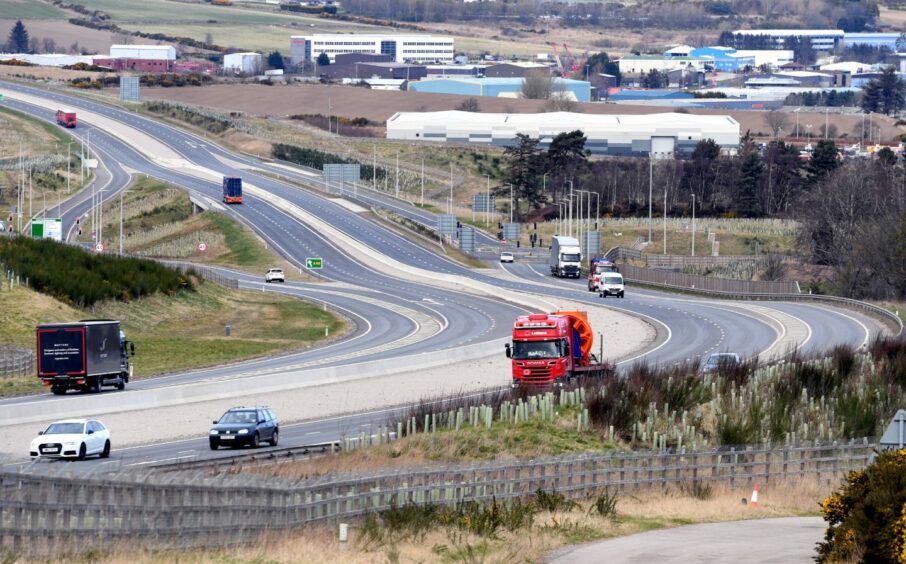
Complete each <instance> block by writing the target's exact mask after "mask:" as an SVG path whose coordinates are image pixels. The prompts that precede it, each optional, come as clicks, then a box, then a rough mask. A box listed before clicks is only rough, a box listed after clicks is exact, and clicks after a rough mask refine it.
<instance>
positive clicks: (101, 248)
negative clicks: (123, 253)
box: [94, 243, 104, 253]
mask: <svg viewBox="0 0 906 564" xmlns="http://www.w3.org/2000/svg"><path fill="white" fill-rule="evenodd" d="M94 250H95V251H97V252H99V253H103V252H104V243H98V244H97V245H95V246H94Z"/></svg>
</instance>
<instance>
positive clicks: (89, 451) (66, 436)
mask: <svg viewBox="0 0 906 564" xmlns="http://www.w3.org/2000/svg"><path fill="white" fill-rule="evenodd" d="M28 450H29V454H31V457H32V458H33V459H34V458H42V457H47V458H78V459H79V460H82V459H84V458H85V457H86V456H90V455H93V454H97V455H99V456H100V457H101V458H107V457H108V456H110V431H109V430H108V429H107V427H105V426H104V424H103V423H101V422H100V421H97V420H95V419H66V420H64V421H57V422H55V423H51V424H50V425H49V426H48V427H47V429H45V430H43V431H41V432H40V433H38V436H37V437H36V438H34V439H33V440H32V441H31V448H30V449H28Z"/></svg>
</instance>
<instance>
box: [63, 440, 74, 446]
mask: <svg viewBox="0 0 906 564" xmlns="http://www.w3.org/2000/svg"><path fill="white" fill-rule="evenodd" d="M63 444H64V445H66V446H75V444H76V441H66V442H65V443H63Z"/></svg>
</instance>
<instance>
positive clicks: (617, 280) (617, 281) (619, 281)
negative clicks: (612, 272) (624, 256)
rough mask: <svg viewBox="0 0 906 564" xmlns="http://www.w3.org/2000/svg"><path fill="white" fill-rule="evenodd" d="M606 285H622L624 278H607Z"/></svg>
mask: <svg viewBox="0 0 906 564" xmlns="http://www.w3.org/2000/svg"><path fill="white" fill-rule="evenodd" d="M604 283H605V284H622V283H623V277H622V276H605V277H604Z"/></svg>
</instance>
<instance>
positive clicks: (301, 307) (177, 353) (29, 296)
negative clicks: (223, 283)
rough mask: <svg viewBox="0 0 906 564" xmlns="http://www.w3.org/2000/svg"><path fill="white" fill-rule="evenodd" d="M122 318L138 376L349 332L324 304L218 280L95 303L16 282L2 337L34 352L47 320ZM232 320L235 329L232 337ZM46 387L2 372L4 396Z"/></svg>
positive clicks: (0, 302) (3, 297) (6, 304)
mask: <svg viewBox="0 0 906 564" xmlns="http://www.w3.org/2000/svg"><path fill="white" fill-rule="evenodd" d="M90 318H102V319H120V320H122V321H123V330H124V331H125V332H126V334H127V335H128V336H129V339H131V340H132V341H134V342H135V343H136V356H135V357H134V359H133V361H134V364H135V377H136V378H139V379H140V378H145V377H148V376H154V375H158V374H163V373H168V372H177V371H182V370H189V369H192V368H201V367H205V366H214V365H219V364H225V363H229V362H236V361H239V360H244V359H248V358H252V357H256V356H263V355H267V354H274V353H280V352H289V351H292V350H297V349H302V348H305V347H309V346H311V345H313V344H315V343H317V342H319V341H322V340H324V339H325V337H324V328H325V327H329V332H330V336H331V338H335V337H337V336H339V335H342V334H343V332H344V329H345V324H344V322H343V321H342V320H341V319H340V318H338V317H336V316H334V315H333V314H331V313H330V312H325V311H324V310H323V309H321V308H319V307H318V306H316V305H313V304H309V303H307V302H303V301H301V300H298V299H295V298H290V297H286V296H279V295H275V294H272V293H262V292H252V291H235V290H225V289H223V288H221V287H219V286H216V285H214V284H213V283H210V282H203V283H201V284H200V285H199V286H198V288H197V290H196V291H195V292H188V291H180V292H177V293H176V294H174V295H173V296H172V297H171V296H166V295H163V294H157V295H154V296H151V297H148V298H142V299H139V300H134V301H131V302H115V301H106V302H102V303H99V304H97V305H95V306H94V307H91V308H86V309H80V308H75V307H72V306H68V305H66V304H64V303H62V302H60V301H58V300H55V299H53V298H51V297H49V296H46V295H44V294H40V293H38V292H35V291H33V290H30V289H27V288H24V287H16V288H14V289H13V291H9V290H8V289H4V290H3V291H0V343H3V344H8V345H12V346H16V347H22V348H27V349H30V350H32V351H33V350H34V348H35V326H36V325H37V324H39V323H48V322H64V321H78V320H80V319H90ZM226 325H230V327H231V333H232V335H231V336H230V337H225V336H224V327H225V326H226ZM41 389H42V386H41V385H40V382H38V379H37V378H36V377H35V376H33V375H32V376H21V377H14V378H0V395H3V396H7V395H13V394H22V393H32V392H36V391H39V390H41Z"/></svg>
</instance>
